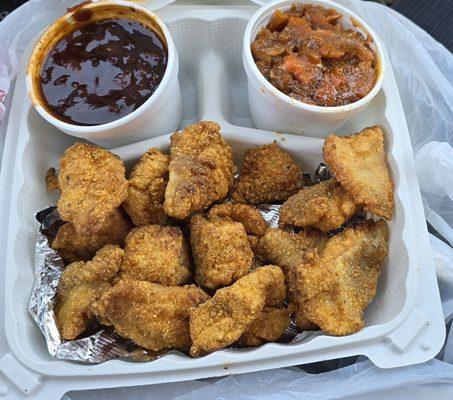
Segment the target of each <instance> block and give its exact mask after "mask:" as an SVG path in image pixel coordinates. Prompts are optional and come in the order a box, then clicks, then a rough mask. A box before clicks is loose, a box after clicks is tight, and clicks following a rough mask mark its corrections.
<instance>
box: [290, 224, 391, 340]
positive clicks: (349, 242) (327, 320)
mask: <svg viewBox="0 0 453 400" xmlns="http://www.w3.org/2000/svg"><path fill="white" fill-rule="evenodd" d="M387 251H388V229H387V224H386V223H385V221H383V220H381V221H379V222H376V223H375V222H372V221H368V223H365V224H361V225H358V226H356V227H355V228H346V229H345V230H344V231H343V232H341V233H340V234H338V235H336V236H333V237H332V238H331V239H329V241H328V242H327V244H326V246H325V247H324V250H323V252H322V254H321V255H320V256H318V255H317V254H313V255H312V257H311V259H310V260H308V261H307V262H306V263H304V264H300V265H299V266H298V267H297V270H296V274H297V278H298V282H297V292H298V295H299V296H300V299H301V301H302V307H303V310H304V313H305V315H306V317H307V318H308V319H309V320H310V321H312V322H313V323H315V324H316V325H318V326H319V327H320V328H321V329H322V330H323V331H324V332H325V333H327V334H331V335H348V334H351V333H354V332H357V331H359V330H360V329H362V328H363V326H364V320H363V311H364V309H365V308H366V307H367V305H368V304H369V303H370V302H371V300H373V298H374V296H375V294H376V286H377V280H378V277H379V274H380V271H381V267H382V264H383V262H384V260H385V258H386V256H387Z"/></svg>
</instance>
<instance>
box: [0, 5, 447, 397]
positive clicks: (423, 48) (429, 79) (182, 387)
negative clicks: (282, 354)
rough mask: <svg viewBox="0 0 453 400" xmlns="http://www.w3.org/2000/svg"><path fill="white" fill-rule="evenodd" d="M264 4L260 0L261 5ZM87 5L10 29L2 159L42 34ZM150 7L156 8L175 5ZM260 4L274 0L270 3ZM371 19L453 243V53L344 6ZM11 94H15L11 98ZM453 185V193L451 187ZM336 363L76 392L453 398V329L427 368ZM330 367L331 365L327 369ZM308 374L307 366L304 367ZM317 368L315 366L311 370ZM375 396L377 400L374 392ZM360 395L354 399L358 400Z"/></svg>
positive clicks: (384, 17) (443, 228)
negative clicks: (27, 57) (24, 63)
mask: <svg viewBox="0 0 453 400" xmlns="http://www.w3.org/2000/svg"><path fill="white" fill-rule="evenodd" d="M257 1H258V0H257ZM79 2H80V0H30V1H29V2H28V3H26V4H25V5H24V6H22V7H21V8H20V9H18V10H16V11H15V12H14V13H12V14H11V15H9V16H8V17H7V18H6V19H5V20H4V21H3V22H1V23H0V120H1V119H3V122H2V125H1V127H0V155H1V149H2V148H3V140H4V134H5V132H6V121H7V114H8V106H9V101H10V97H11V96H8V95H7V94H8V93H9V92H12V87H10V85H11V83H10V82H11V81H12V80H13V78H14V76H15V72H16V70H17V66H18V63H19V60H20V57H21V54H22V53H23V51H24V49H25V48H26V46H27V45H28V43H29V42H30V41H31V40H32V39H33V38H34V36H35V35H36V34H37V33H38V32H37V31H36V30H31V29H28V26H29V23H31V22H33V24H36V22H37V21H39V23H38V24H36V25H35V26H39V27H40V29H43V28H44V27H45V26H46V25H48V24H50V23H51V22H53V21H54V20H55V18H56V17H57V16H59V15H62V14H63V13H64V11H65V10H66V8H67V7H70V6H73V5H74V4H77V3H79ZM169 2H170V1H165V0H157V1H153V0H145V1H143V3H144V4H145V5H146V6H149V5H152V6H153V7H155V8H157V7H158V6H160V5H162V4H164V3H169ZM259 2H260V3H264V2H265V1H263V0H260V1H259ZM338 3H341V4H343V5H344V6H346V7H349V8H351V9H352V10H354V11H355V12H356V13H357V14H359V15H360V16H361V17H363V18H364V19H365V20H366V21H367V22H368V23H369V24H370V25H371V26H372V28H373V29H375V30H376V32H377V33H378V34H379V35H380V37H381V38H382V40H383V42H384V44H385V46H386V48H387V52H388V54H389V58H390V61H391V63H392V65H393V69H394V72H395V75H396V80H397V83H398V87H399V92H400V96H401V100H402V103H403V107H404V111H405V115H406V120H407V124H408V128H409V133H410V135H411V141H412V145H413V149H414V155H415V160H416V162H417V170H418V175H419V180H420V185H421V190H422V195H423V200H424V204H425V212H426V218H427V220H428V221H429V222H430V224H431V225H432V226H433V227H434V228H435V229H436V230H437V231H438V232H440V233H441V234H442V235H443V236H444V237H445V238H446V239H447V240H449V241H450V243H451V244H453V229H452V227H453V198H452V188H451V182H452V178H451V177H452V176H453V163H452V162H451V154H452V148H451V146H452V145H453V87H452V84H453V55H452V54H451V53H450V52H449V51H448V50H447V49H445V48H444V47H443V46H442V45H441V44H439V43H438V42H436V41H435V40H434V39H433V38H431V37H430V36H429V35H428V34H427V33H426V32H424V31H423V30H421V29H420V28H418V27H417V26H416V25H415V24H413V23H412V22H410V21H409V20H407V19H406V18H404V17H403V16H401V15H399V14H398V13H396V12H394V11H393V10H391V9H389V8H387V7H384V6H382V5H379V4H376V3H372V2H362V1H359V0H339V1H338ZM5 94H6V97H5ZM448 185H450V186H449V187H447V186H448ZM431 244H432V249H433V255H434V259H435V264H436V268H437V274H438V281H439V286H440V290H441V296H442V304H443V308H444V313H445V317H446V320H447V322H448V321H449V320H451V318H452V316H453V250H452V249H451V248H450V247H449V246H447V245H446V244H445V243H443V242H441V241H439V240H438V239H436V238H435V237H431ZM353 361H355V360H351V359H349V360H336V361H329V362H325V363H322V365H320V366H318V367H317V368H316V369H317V370H318V371H319V370H327V371H328V372H324V373H319V374H316V375H314V374H309V373H308V372H305V371H303V370H301V369H298V368H287V369H278V370H272V371H263V372H258V373H253V374H246V375H238V376H230V377H226V378H221V379H209V380H203V381H201V382H182V383H176V384H175V383H174V384H168V385H156V386H153V387H152V388H149V387H139V388H127V389H109V390H99V391H91V392H72V393H70V394H68V395H67V396H66V397H68V398H71V399H72V400H75V399H84V400H86V399H90V398H93V399H104V398H105V399H109V400H114V399H120V398H121V399H122V398H124V397H127V398H129V399H134V398H137V399H138V398H140V399H143V398H166V399H169V400H171V399H178V400H192V399H194V400H195V399H199V398H206V399H207V400H208V399H225V400H232V399H268V400H271V399H272V400H273V399H279V400H280V399H293V398H294V399H295V398H304V399H318V400H320V399H333V398H351V399H352V398H356V399H359V398H360V399H364V398H365V396H366V398H367V399H371V398H373V399H374V398H376V399H378V397H379V399H380V398H382V395H383V393H385V397H386V398H389V399H390V398H395V399H400V398H401V392H400V390H402V389H403V388H404V393H405V394H404V396H405V397H407V398H411V399H417V398H420V399H421V398H423V399H425V398H441V396H442V397H443V398H448V396H449V398H453V366H452V364H449V363H453V330H450V334H449V336H448V339H447V342H446V345H445V348H444V350H443V351H442V352H441V353H440V354H439V356H438V359H437V360H432V361H430V362H427V363H424V364H422V365H418V366H412V367H406V368H400V369H392V370H380V369H378V368H377V367H375V366H373V365H372V364H371V363H370V362H369V361H361V362H356V363H354V364H352V365H347V366H344V365H345V364H348V363H350V362H353ZM320 364H321V363H320ZM304 368H305V369H306V370H308V367H307V366H304ZM311 370H313V368H311ZM372 393H373V394H372ZM351 396H352V397H351Z"/></svg>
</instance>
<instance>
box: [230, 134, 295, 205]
mask: <svg viewBox="0 0 453 400" xmlns="http://www.w3.org/2000/svg"><path fill="white" fill-rule="evenodd" d="M303 183H304V181H303V174H302V171H301V170H300V168H299V167H298V166H297V165H296V163H295V162H294V160H293V158H292V157H291V155H290V154H289V153H287V152H286V151H284V150H282V149H281V148H280V147H279V146H278V145H277V142H276V141H274V142H272V143H271V144H265V145H263V146H258V147H253V148H251V149H248V150H247V151H246V152H245V155H244V165H243V167H242V173H241V175H240V176H239V180H238V182H237V183H236V185H235V187H234V189H233V192H232V199H233V200H234V201H236V202H238V203H250V204H264V203H274V202H280V201H285V200H287V199H288V198H289V197H290V196H292V195H293V194H295V193H297V192H298V191H299V190H300V189H302V187H303Z"/></svg>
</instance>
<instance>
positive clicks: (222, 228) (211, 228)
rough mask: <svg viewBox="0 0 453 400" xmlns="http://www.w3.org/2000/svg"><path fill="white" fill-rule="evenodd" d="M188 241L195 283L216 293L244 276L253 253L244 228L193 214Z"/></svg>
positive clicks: (248, 269) (222, 220)
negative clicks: (215, 290)
mask: <svg viewBox="0 0 453 400" xmlns="http://www.w3.org/2000/svg"><path fill="white" fill-rule="evenodd" d="M190 240H191V243H192V254H193V258H194V262H195V280H196V282H197V283H198V285H200V286H204V287H207V288H209V289H217V288H219V287H222V286H228V285H230V284H232V283H233V282H235V281H236V280H238V279H239V278H241V277H242V276H244V275H245V274H247V273H248V272H249V271H250V268H251V267H252V263H253V253H252V250H251V249H250V245H249V242H248V240H247V234H246V232H245V229H244V226H243V225H242V224H240V223H239V222H234V221H231V220H226V219H214V220H212V221H209V220H207V219H205V217H204V216H202V215H200V214H197V215H195V216H194V217H192V220H191V222H190Z"/></svg>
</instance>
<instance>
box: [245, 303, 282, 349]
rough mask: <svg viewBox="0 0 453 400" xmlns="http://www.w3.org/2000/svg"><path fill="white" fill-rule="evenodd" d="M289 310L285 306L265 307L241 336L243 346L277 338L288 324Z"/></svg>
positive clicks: (272, 340)
mask: <svg viewBox="0 0 453 400" xmlns="http://www.w3.org/2000/svg"><path fill="white" fill-rule="evenodd" d="M289 314H290V310H289V309H288V308H287V307H282V308H277V307H265V308H264V309H263V311H262V312H261V313H260V315H259V317H258V318H257V319H256V320H255V321H253V322H252V323H251V324H250V325H249V326H248V328H247V329H246V330H245V332H244V333H243V335H242V336H241V339H240V342H241V344H243V345H244V346H260V345H262V344H263V343H266V342H274V341H276V340H278V339H279V338H280V337H281V336H282V335H283V333H285V330H286V328H288V326H289V325H290V323H291V321H290V318H289Z"/></svg>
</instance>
